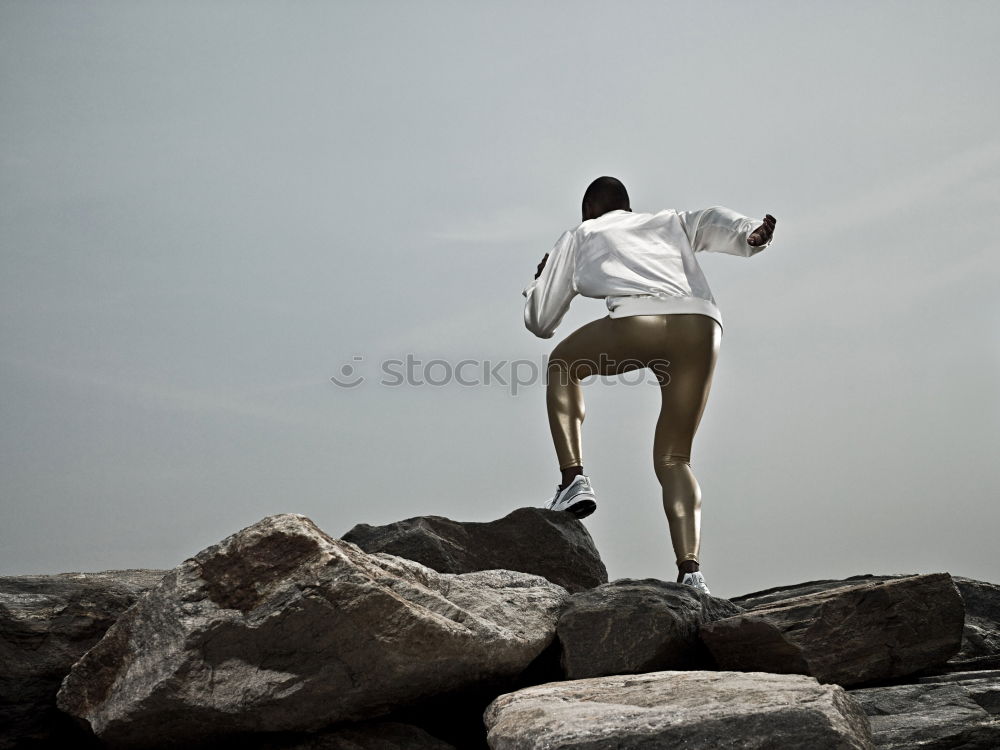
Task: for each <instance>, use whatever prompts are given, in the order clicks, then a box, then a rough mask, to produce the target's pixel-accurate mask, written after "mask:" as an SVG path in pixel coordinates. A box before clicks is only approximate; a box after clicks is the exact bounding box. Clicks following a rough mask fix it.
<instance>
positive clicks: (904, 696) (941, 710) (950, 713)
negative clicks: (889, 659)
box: [848, 671, 1000, 750]
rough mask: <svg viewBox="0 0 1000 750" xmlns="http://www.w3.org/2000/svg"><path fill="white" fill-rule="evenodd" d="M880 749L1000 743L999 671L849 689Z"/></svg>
mask: <svg viewBox="0 0 1000 750" xmlns="http://www.w3.org/2000/svg"><path fill="white" fill-rule="evenodd" d="M848 693H849V694H850V696H851V697H852V698H854V699H855V700H857V701H858V703H859V704H860V706H861V708H862V709H863V710H864V711H865V713H866V714H867V715H868V717H869V721H870V723H871V728H872V736H873V737H874V740H875V743H876V745H877V746H878V747H879V748H880V750H909V749H910V748H916V747H919V748H922V749H927V750H930V749H932V748H942V749H944V748H959V747H960V748H963V750H996V748H998V747H1000V671H984V672H966V673H955V674H948V675H942V676H939V677H923V678H920V679H919V681H918V682H917V684H912V685H890V686H884V687H870V688H857V689H854V690H849V691H848Z"/></svg>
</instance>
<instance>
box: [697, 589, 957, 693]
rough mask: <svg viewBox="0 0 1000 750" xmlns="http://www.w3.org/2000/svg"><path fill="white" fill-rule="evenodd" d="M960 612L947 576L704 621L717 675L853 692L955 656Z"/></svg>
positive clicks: (821, 594)
mask: <svg viewBox="0 0 1000 750" xmlns="http://www.w3.org/2000/svg"><path fill="white" fill-rule="evenodd" d="M963 621H964V607H963V603H962V597H961V595H960V594H959V592H958V589H957V587H956V586H955V584H954V582H953V581H952V579H951V576H950V575H948V574H947V573H932V574H928V575H917V576H906V577H903V578H898V579H893V580H885V581H877V582H869V583H860V584H857V585H854V586H849V587H835V588H832V589H830V590H826V591H817V592H815V593H809V594H804V595H802V596H797V597H792V598H788V599H784V600H781V601H778V602H775V603H773V604H769V605H761V606H758V607H757V608H755V609H753V610H750V611H747V612H745V613H743V614H741V615H736V616H734V617H729V618H726V619H723V620H716V621H715V622H710V623H706V624H704V625H702V626H701V628H700V630H699V636H700V637H701V639H702V641H704V643H705V645H706V646H708V649H709V651H711V653H712V656H713V657H714V658H715V661H716V663H717V664H718V666H719V668H720V669H736V670H743V671H766V672H775V673H798V674H809V675H812V676H814V677H815V678H816V679H817V680H818V681H819V682H824V683H826V682H836V683H838V684H840V685H843V686H854V685H859V684H861V683H864V682H868V681H871V680H879V679H886V678H892V677H898V676H901V675H909V674H913V673H914V672H917V671H918V670H920V669H923V668H925V667H928V666H932V665H935V664H941V663H943V662H945V661H947V660H948V658H950V657H951V656H953V655H954V654H955V653H957V651H958V649H959V647H960V645H961V639H962V626H963Z"/></svg>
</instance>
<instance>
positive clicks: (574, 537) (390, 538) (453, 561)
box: [342, 507, 608, 592]
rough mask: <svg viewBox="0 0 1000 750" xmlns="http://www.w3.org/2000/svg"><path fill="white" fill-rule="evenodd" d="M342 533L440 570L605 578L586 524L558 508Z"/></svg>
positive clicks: (562, 580) (581, 580)
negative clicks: (484, 519) (500, 570)
mask: <svg viewBox="0 0 1000 750" xmlns="http://www.w3.org/2000/svg"><path fill="white" fill-rule="evenodd" d="M342 538H343V539H345V540H346V541H348V542H354V543H355V544H357V545H358V546H359V547H361V549H363V550H364V551H365V552H386V553H388V554H390V555H398V556H399V557H405V558H407V559H408V560H416V561H417V562H420V563H423V564H424V565H426V566H428V567H430V568H434V570H436V571H438V572H440V573H471V572H473V571H476V570H492V569H494V568H503V569H505V570H519V571H521V572H523V573H532V574H534V575H539V576H542V577H543V578H547V579H548V580H550V581H552V582H553V583H558V584H559V585H560V586H562V587H564V588H566V589H568V590H569V591H571V592H575V591H582V590H583V589H589V588H591V587H592V586H597V585H598V584H601V583H605V582H607V580H608V571H607V569H606V568H605V567H604V563H603V562H601V556H600V554H598V552H597V547H596V546H595V545H594V540H593V538H592V537H591V536H590V532H588V531H587V527H586V526H584V524H583V522H582V521H580V520H579V519H577V518H576V517H574V516H573V515H572V514H570V513H566V512H563V511H555V510H546V509H544V508H531V507H526V508H518V509H516V510H514V511H511V512H510V513H508V514H507V515H506V516H504V517H503V518H499V519H497V520H495V521H487V522H476V521H452V520H451V519H449V518H445V517H444V516H416V517H414V518H407V519H406V520H404V521H397V522H395V523H390V524H386V525H385V526H369V525H368V524H364V523H361V524H358V525H357V526H355V527H354V528H352V529H351V530H350V531H348V532H347V533H346V534H344V536H343V537H342Z"/></svg>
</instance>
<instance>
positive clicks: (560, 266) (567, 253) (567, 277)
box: [521, 230, 577, 339]
mask: <svg viewBox="0 0 1000 750" xmlns="http://www.w3.org/2000/svg"><path fill="white" fill-rule="evenodd" d="M575 250H576V247H575V242H574V233H573V231H572V230H567V231H565V232H563V234H562V236H561V237H560V238H559V239H558V240H557V241H556V244H555V246H554V247H553V248H552V250H551V251H550V252H549V257H548V260H546V261H545V267H544V268H543V269H542V272H541V273H540V274H539V275H538V278H537V279H532V280H531V283H529V284H528V286H526V287H525V288H524V290H523V291H522V292H521V294H522V295H523V296H524V297H525V301H524V325H525V327H526V328H527V329H528V330H529V331H531V332H532V333H533V334H535V335H536V336H538V337H539V338H543V339H548V338H552V335H553V334H554V333H555V330H556V328H558V327H559V323H560V322H562V319H563V316H564V315H565V314H566V311H567V310H568V309H569V303H570V301H572V299H573V297H575V296H576V294H577V290H576V287H575V285H574V283H573V272H574V270H575V263H576V253H575Z"/></svg>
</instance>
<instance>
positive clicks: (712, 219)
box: [677, 206, 773, 258]
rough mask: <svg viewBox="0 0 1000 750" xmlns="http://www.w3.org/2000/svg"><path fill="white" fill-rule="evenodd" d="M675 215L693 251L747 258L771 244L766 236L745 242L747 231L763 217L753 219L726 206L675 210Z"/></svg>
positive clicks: (756, 225) (758, 224)
mask: <svg viewBox="0 0 1000 750" xmlns="http://www.w3.org/2000/svg"><path fill="white" fill-rule="evenodd" d="M677 215H678V216H679V217H680V220H681V224H682V225H683V227H684V232H685V234H687V237H688V241H689V242H690V243H691V248H692V249H693V250H694V251H695V252H696V253H698V252H702V251H705V252H712V253H728V254H729V255H742V256H743V257H745V258H749V257H750V256H751V255H756V254H757V253H759V252H760V251H761V250H763V249H764V248H765V247H767V246H769V245H770V244H771V240H768V241H767V242H765V243H764V244H763V245H757V246H756V247H755V246H754V245H751V244H749V243H748V242H747V237H749V236H750V233H751V232H753V230H754V229H756V228H757V227H759V226H760V225H761V224H763V223H764V220H763V219H752V218H750V217H748V216H744V215H743V214H738V213H736V212H735V211H733V210H732V209H729V208H726V207H725V206H712V207H711V208H704V209H701V210H700V211H678V213H677ZM771 239H773V237H772V238H771Z"/></svg>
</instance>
